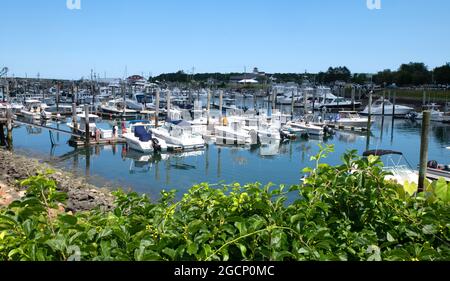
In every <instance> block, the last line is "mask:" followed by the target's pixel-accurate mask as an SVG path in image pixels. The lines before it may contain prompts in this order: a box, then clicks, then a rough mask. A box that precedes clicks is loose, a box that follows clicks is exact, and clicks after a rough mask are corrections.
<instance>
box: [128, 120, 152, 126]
mask: <svg viewBox="0 0 450 281" xmlns="http://www.w3.org/2000/svg"><path fill="white" fill-rule="evenodd" d="M134 124H150V121H148V120H133V121H130V125H134Z"/></svg>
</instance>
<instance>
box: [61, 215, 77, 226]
mask: <svg viewBox="0 0 450 281" xmlns="http://www.w3.org/2000/svg"><path fill="white" fill-rule="evenodd" d="M59 220H60V221H62V222H63V223H67V224H69V225H76V224H77V222H78V219H77V217H75V216H71V215H60V216H59Z"/></svg>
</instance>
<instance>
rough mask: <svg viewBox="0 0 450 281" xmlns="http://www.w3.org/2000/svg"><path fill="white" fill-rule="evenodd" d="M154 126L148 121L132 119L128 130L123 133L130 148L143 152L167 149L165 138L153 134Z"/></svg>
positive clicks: (164, 150)
mask: <svg viewBox="0 0 450 281" xmlns="http://www.w3.org/2000/svg"><path fill="white" fill-rule="evenodd" d="M152 128H153V126H152V125H151V124H150V122H148V121H132V122H130V125H129V127H128V129H127V132H126V133H125V134H123V135H122V137H123V138H125V140H126V142H127V145H128V147H129V148H130V149H134V150H136V151H139V152H142V153H149V152H154V151H161V152H166V151H167V144H166V142H165V141H164V140H163V139H159V138H156V137H154V136H153V135H152Z"/></svg>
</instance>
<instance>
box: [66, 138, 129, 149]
mask: <svg viewBox="0 0 450 281" xmlns="http://www.w3.org/2000/svg"><path fill="white" fill-rule="evenodd" d="M126 142H127V141H126V140H125V139H124V138H120V137H119V138H107V139H99V140H95V139H91V140H90V141H89V145H112V144H124V143H126ZM69 145H71V146H73V147H81V146H85V145H86V142H85V140H84V139H75V138H72V139H71V140H69Z"/></svg>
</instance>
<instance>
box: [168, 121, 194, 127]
mask: <svg viewBox="0 0 450 281" xmlns="http://www.w3.org/2000/svg"><path fill="white" fill-rule="evenodd" d="M170 123H172V124H174V125H177V126H180V127H191V124H190V123H189V122H187V121H186V120H172V121H170Z"/></svg>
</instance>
